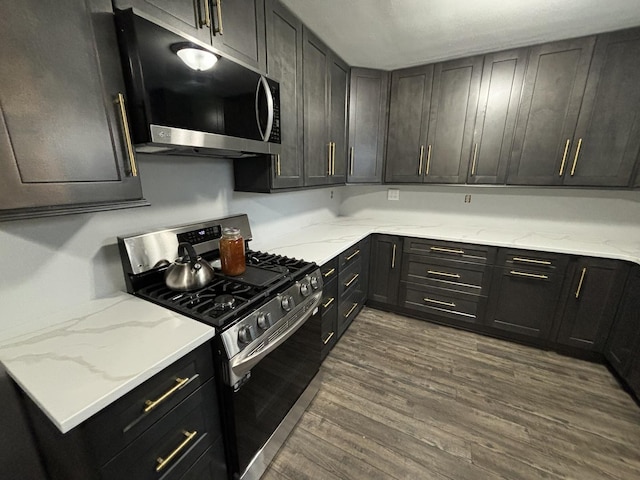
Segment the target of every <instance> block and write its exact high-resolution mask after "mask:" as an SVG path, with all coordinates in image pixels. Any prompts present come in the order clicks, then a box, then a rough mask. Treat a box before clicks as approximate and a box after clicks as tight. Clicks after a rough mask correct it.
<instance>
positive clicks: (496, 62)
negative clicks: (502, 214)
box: [467, 48, 528, 184]
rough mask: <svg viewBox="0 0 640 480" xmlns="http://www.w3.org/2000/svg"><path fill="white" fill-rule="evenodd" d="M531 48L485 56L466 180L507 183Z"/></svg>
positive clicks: (470, 181) (469, 181)
mask: <svg viewBox="0 0 640 480" xmlns="http://www.w3.org/2000/svg"><path fill="white" fill-rule="evenodd" d="M527 53H528V50H527V49H525V48H520V49H518V50H510V51H507V52H499V53H493V54H489V55H486V56H485V57H484V67H483V70H482V83H481V84H480V99H479V101H478V113H477V115H476V122H475V131H474V135H473V152H472V154H471V164H470V166H469V175H468V177H467V183H488V184H500V183H504V182H505V179H506V176H507V165H508V163H509V155H510V154H511V145H512V143H513V133H514V130H515V126H516V117H517V114H518V102H520V93H521V92H522V82H523V80H524V71H525V68H526V65H527Z"/></svg>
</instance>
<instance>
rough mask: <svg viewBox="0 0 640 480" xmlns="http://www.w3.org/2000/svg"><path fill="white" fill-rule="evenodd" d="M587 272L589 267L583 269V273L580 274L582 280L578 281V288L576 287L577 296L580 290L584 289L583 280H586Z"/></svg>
mask: <svg viewBox="0 0 640 480" xmlns="http://www.w3.org/2000/svg"><path fill="white" fill-rule="evenodd" d="M586 274H587V267H584V268H583V269H582V274H581V275H580V281H579V282H578V288H577V289H576V298H578V297H579V296H580V290H582V282H584V276H585V275H586Z"/></svg>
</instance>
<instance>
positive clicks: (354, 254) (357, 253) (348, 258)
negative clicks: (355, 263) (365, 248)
mask: <svg viewBox="0 0 640 480" xmlns="http://www.w3.org/2000/svg"><path fill="white" fill-rule="evenodd" d="M356 255H360V249H358V250H356V251H355V252H353V253H352V254H351V255H349V256H348V257H347V258H346V260H347V262H348V261H349V260H351V259H352V258H353V257H355V256H356Z"/></svg>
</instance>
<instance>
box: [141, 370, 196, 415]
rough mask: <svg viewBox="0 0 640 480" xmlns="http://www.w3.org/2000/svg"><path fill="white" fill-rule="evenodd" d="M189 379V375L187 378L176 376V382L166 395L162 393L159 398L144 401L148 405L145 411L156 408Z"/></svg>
mask: <svg viewBox="0 0 640 480" xmlns="http://www.w3.org/2000/svg"><path fill="white" fill-rule="evenodd" d="M188 381H189V378H188V377H187V378H179V377H178V378H176V384H175V385H174V386H173V387H171V389H170V390H168V391H167V392H166V393H165V394H164V395H162V396H161V397H160V398H158V399H157V400H147V401H146V402H144V404H145V405H146V407H144V413H149V412H150V411H151V410H153V409H154V408H156V407H157V406H158V405H160V404H161V403H162V402H164V401H165V400H166V399H167V398H169V397H170V396H171V395H173V394H174V393H175V392H177V391H178V390H180V389H181V388H182V387H183V386H184V385H185V384H186V383H187V382H188Z"/></svg>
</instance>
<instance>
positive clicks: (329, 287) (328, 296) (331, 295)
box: [320, 278, 338, 316]
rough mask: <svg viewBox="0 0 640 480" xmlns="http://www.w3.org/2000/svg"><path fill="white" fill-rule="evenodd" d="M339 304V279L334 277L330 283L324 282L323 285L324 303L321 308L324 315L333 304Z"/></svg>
mask: <svg viewBox="0 0 640 480" xmlns="http://www.w3.org/2000/svg"><path fill="white" fill-rule="evenodd" d="M337 304H338V281H337V279H336V278H334V279H333V280H332V281H330V282H329V283H328V284H326V283H325V284H324V285H323V287H322V304H321V307H320V310H321V311H322V315H323V316H324V315H325V313H326V312H327V311H328V310H329V309H330V308H331V307H333V306H335V305H337Z"/></svg>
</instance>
